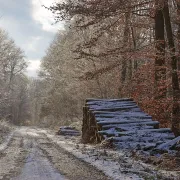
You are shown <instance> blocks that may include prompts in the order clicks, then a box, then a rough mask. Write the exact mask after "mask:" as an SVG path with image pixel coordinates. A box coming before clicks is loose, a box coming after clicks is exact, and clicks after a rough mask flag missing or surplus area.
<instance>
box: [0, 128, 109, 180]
mask: <svg viewBox="0 0 180 180" xmlns="http://www.w3.org/2000/svg"><path fill="white" fill-rule="evenodd" d="M0 179H2V180H8V179H12V180H66V179H67V180H84V179H86V180H100V179H101V180H106V179H109V178H107V177H106V176H105V175H104V174H103V173H102V172H100V171H98V170H97V169H95V168H94V167H93V166H91V165H89V164H87V163H85V162H83V161H81V160H79V159H77V158H76V157H74V156H73V155H71V154H70V153H68V152H67V151H65V150H64V149H62V148H60V147H59V146H58V145H57V144H56V143H52V142H51V141H50V140H49V139H48V138H47V136H46V134H45V133H44V132H43V131H38V130H37V129H35V128H28V127H22V128H18V129H17V130H16V131H15V132H14V134H12V136H11V138H9V141H8V142H6V143H5V144H4V145H1V146H0Z"/></svg>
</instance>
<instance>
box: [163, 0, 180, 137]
mask: <svg viewBox="0 0 180 180" xmlns="http://www.w3.org/2000/svg"><path fill="white" fill-rule="evenodd" d="M163 14H164V20H165V26H166V34H167V40H168V45H169V51H170V57H171V68H172V74H171V76H172V93H173V107H172V131H173V132H174V134H175V135H176V136H178V135H180V106H179V103H178V101H179V97H180V89H179V81H178V74H177V57H176V54H175V53H176V49H175V44H174V39H173V32H172V27H171V20H170V15H169V6H168V0H165V3H164V8H163Z"/></svg>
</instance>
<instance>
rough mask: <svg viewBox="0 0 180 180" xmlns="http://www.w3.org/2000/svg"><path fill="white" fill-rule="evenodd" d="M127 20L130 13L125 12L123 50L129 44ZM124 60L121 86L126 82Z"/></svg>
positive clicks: (124, 61) (125, 62) (124, 62)
mask: <svg viewBox="0 0 180 180" xmlns="http://www.w3.org/2000/svg"><path fill="white" fill-rule="evenodd" d="M129 19H130V12H127V13H126V14H125V27H124V35H123V38H124V39H123V45H124V48H125V49H127V48H128V42H129V35H130V29H129ZM125 59H126V58H123V61H122V71H121V83H122V84H123V83H124V82H125V81H126V76H127V61H126V60H125Z"/></svg>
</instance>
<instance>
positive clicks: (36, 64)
mask: <svg viewBox="0 0 180 180" xmlns="http://www.w3.org/2000/svg"><path fill="white" fill-rule="evenodd" d="M28 62H29V65H28V68H27V75H28V76H31V77H37V73H38V71H39V69H40V65H41V60H39V59H34V60H29V61H28Z"/></svg>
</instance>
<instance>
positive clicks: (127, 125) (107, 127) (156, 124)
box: [102, 121, 159, 129]
mask: <svg viewBox="0 0 180 180" xmlns="http://www.w3.org/2000/svg"><path fill="white" fill-rule="evenodd" d="M142 125H147V126H153V127H154V128H156V129H158V128H159V122H158V121H145V122H143V121H142V122H138V123H137V122H132V123H127V122H125V123H121V124H120V125H119V124H108V125H104V126H102V129H109V128H118V127H119V128H121V127H132V126H142Z"/></svg>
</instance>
